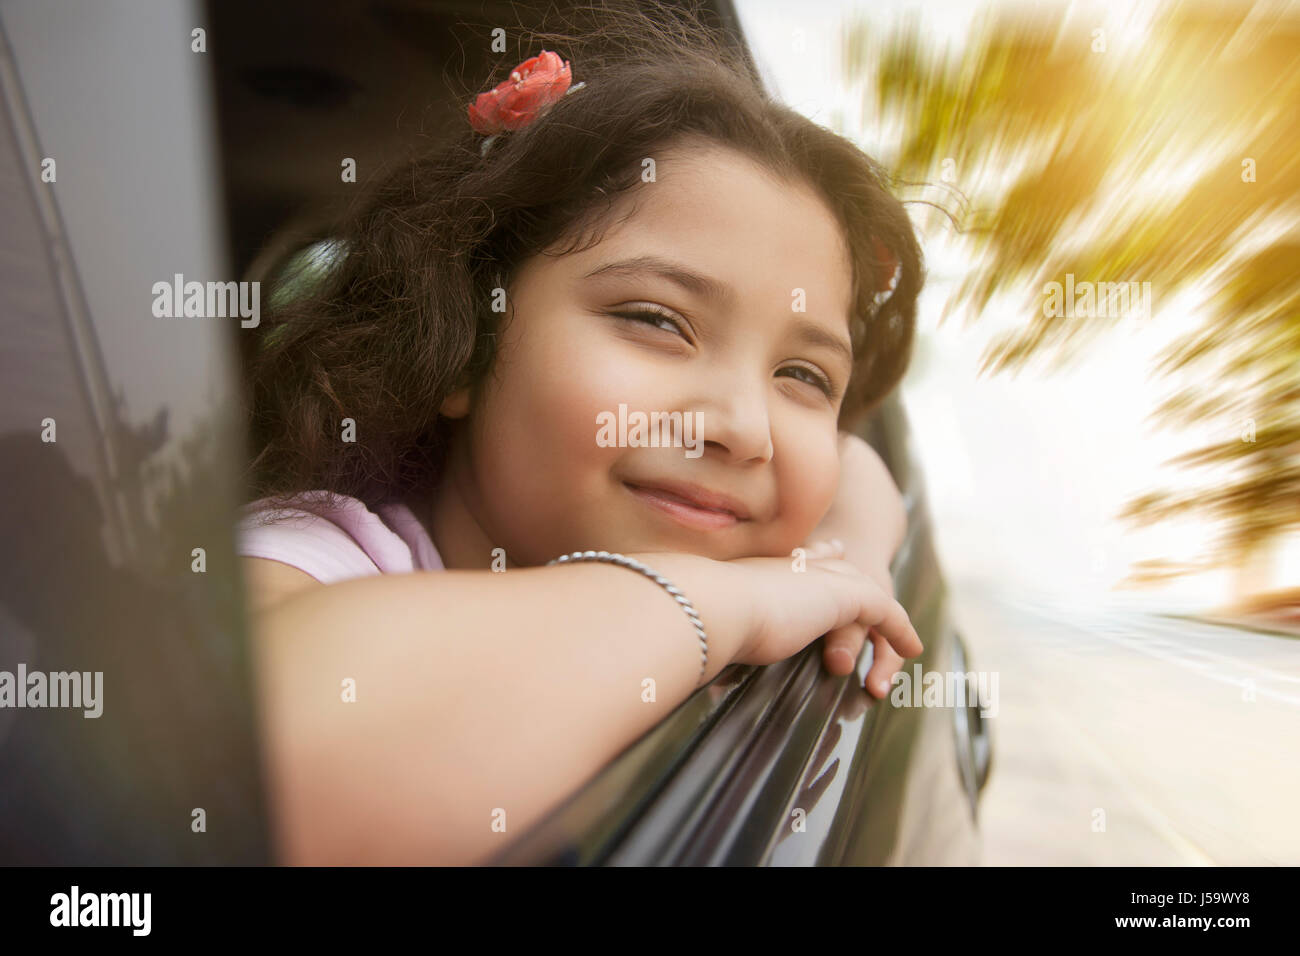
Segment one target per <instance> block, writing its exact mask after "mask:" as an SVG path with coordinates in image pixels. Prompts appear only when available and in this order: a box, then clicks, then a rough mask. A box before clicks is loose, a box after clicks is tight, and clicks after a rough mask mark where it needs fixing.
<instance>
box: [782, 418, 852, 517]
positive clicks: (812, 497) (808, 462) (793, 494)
mask: <svg viewBox="0 0 1300 956" xmlns="http://www.w3.org/2000/svg"><path fill="white" fill-rule="evenodd" d="M805 434H806V433H805ZM837 440H838V432H836V433H835V434H834V436H833V437H832V438H831V439H830V440H829V441H820V440H819V441H815V442H808V443H802V444H801V445H800V446H798V447H796V448H795V449H792V451H791V454H790V455H789V456H787V457H786V462H787V467H786V469H785V472H784V473H783V474H781V475H780V484H781V488H782V495H781V497H782V502H783V505H784V509H783V510H787V512H788V514H789V517H790V524H791V525H792V526H793V528H792V531H793V533H795V534H796V536H798V537H799V538H800V542H802V541H803V540H804V539H805V538H806V537H807V535H808V534H810V533H811V532H812V530H813V529H814V528H816V527H817V525H818V524H819V523H820V522H821V520H822V518H824V517H825V515H826V512H827V511H829V510H830V507H831V503H832V502H833V501H834V500H835V493H836V491H837V489H838V488H839V479H840V456H839V449H838V446H837Z"/></svg>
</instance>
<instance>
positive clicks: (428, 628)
mask: <svg viewBox="0 0 1300 956" xmlns="http://www.w3.org/2000/svg"><path fill="white" fill-rule="evenodd" d="M599 16H600V18H601V24H600V26H599V28H598V29H587V30H584V31H581V32H575V33H567V34H555V33H547V34H540V33H534V34H532V35H531V38H530V42H529V46H528V49H531V50H537V49H538V48H539V47H540V48H542V49H543V50H544V52H543V53H541V54H540V55H539V56H537V57H534V58H531V59H529V60H528V61H526V62H525V63H522V64H520V65H519V67H517V68H516V69H515V70H514V71H512V73H511V77H510V79H508V80H505V81H504V82H503V83H501V84H500V85H499V86H497V87H496V88H494V89H493V90H491V91H489V92H488V93H487V94H484V95H482V96H480V97H479V98H478V99H477V100H476V101H475V102H474V104H473V106H472V108H471V109H470V110H469V112H468V116H467V118H466V122H465V125H464V128H463V129H460V130H457V131H455V135H454V136H453V138H452V140H451V141H450V142H449V143H447V144H445V145H443V146H442V147H441V148H439V149H437V150H436V151H433V152H430V153H428V154H427V155H425V156H423V157H420V158H418V159H416V160H415V161H413V162H412V163H411V164H410V165H409V166H406V167H404V168H402V169H401V170H399V171H397V172H394V173H393V174H391V175H390V176H388V177H387V178H386V179H384V180H383V181H382V182H381V183H380V184H379V186H378V187H377V189H376V190H375V191H374V193H373V194H372V195H371V196H370V197H369V198H368V201H367V202H366V203H365V204H364V205H363V206H362V207H361V208H360V210H359V211H358V212H357V213H356V214H355V215H354V216H352V218H351V219H350V221H349V222H348V223H346V224H345V225H344V226H343V227H342V228H341V229H340V230H339V231H338V232H337V233H336V236H337V238H338V239H339V241H338V242H336V243H335V244H334V245H333V246H332V247H331V249H332V261H331V264H330V266H329V268H328V271H327V273H326V275H325V276H324V278H323V279H321V280H320V281H319V282H318V283H317V284H316V285H314V286H312V287H309V288H306V289H304V288H302V287H298V288H297V289H296V292H295V290H294V289H291V288H289V287H288V286H286V287H285V288H284V290H283V291H282V292H281V293H280V295H279V296H278V297H277V299H276V301H278V302H279V303H280V305H279V307H278V309H277V310H276V311H275V312H274V314H271V315H268V316H267V317H266V319H265V320H264V322H263V325H262V329H263V331H264V333H265V334H266V337H265V338H264V339H263V340H262V341H261V342H260V343H259V344H258V350H257V352H256V354H254V355H251V356H249V357H248V358H247V360H246V363H245V364H246V370H247V376H248V380H247V394H248V399H249V416H250V426H251V431H252V435H253V440H254V447H255V450H256V452H257V454H256V457H255V459H254V461H253V464H252V468H251V470H250V474H249V480H250V482H251V485H252V488H253V490H254V497H256V498H257V500H256V501H254V502H252V503H251V504H249V505H247V506H246V508H245V515H244V517H243V521H242V523H241V526H240V536H239V551H240V553H241V554H242V555H244V565H245V568H246V572H247V580H248V582H249V589H250V603H251V606H252V607H253V609H254V624H255V630H256V635H255V641H256V645H255V646H256V649H257V654H258V665H259V679H260V687H261V694H262V703H263V717H264V726H265V727H266V735H267V736H266V746H267V752H268V761H269V762H268V766H269V783H270V787H271V791H272V799H273V813H274V818H275V824H276V831H277V833H278V839H279V842H280V845H279V851H280V855H281V858H282V859H284V860H286V861H287V862H291V863H309V864H319V863H339V862H349V863H357V862H362V863H404V862H412V863H415V862H419V863H429V862H435V863H455V864H459V863H473V862H480V861H483V860H485V859H487V858H489V857H490V856H491V855H492V854H494V853H496V852H498V851H499V850H500V849H501V848H503V847H504V845H505V841H506V840H508V839H510V838H512V837H513V836H515V835H517V834H519V833H522V832H524V831H525V830H527V829H528V827H529V826H530V825H531V824H533V823H534V822H536V821H537V820H538V819H539V818H540V817H541V816H543V815H544V814H545V813H546V812H547V811H548V810H550V809H552V808H553V807H554V806H555V805H556V804H557V803H558V802H559V801H561V800H562V799H563V798H565V797H566V796H568V795H569V794H570V793H572V792H573V791H574V790H575V789H577V788H578V787H579V786H581V784H582V783H583V782H584V781H586V780H587V779H588V778H589V777H591V776H592V775H593V774H594V773H596V772H597V771H598V770H599V769H600V768H601V767H602V766H603V765H604V764H606V763H608V761H609V760H611V759H612V758H613V757H615V756H616V755H617V754H618V753H619V752H620V751H621V750H623V749H624V748H626V747H627V746H628V745H629V744H630V743H632V742H633V741H635V740H636V739H637V738H638V737H640V736H642V735H643V734H644V733H645V732H646V731H647V730H648V729H649V728H650V727H651V726H653V725H654V724H655V723H657V722H658V721H659V720H661V719H662V718H663V717H665V716H667V715H668V714H669V713H670V712H671V711H672V710H673V709H674V708H675V707H676V706H677V705H678V704H679V703H681V702H682V701H683V700H684V699H685V698H686V697H687V696H689V695H690V694H691V693H692V692H693V691H694V690H695V689H697V688H698V687H700V686H702V685H703V684H705V683H708V682H709V681H710V680H712V679H713V678H714V677H715V676H716V675H717V674H718V673H719V672H720V671H721V670H722V669H723V668H724V667H726V666H727V665H728V664H730V663H743V664H754V665H761V664H768V663H772V662H775V661H779V660H782V659H784V658H786V657H788V656H790V655H792V654H794V653H796V652H798V651H799V650H800V649H802V648H803V647H805V646H806V645H807V644H809V643H810V642H812V641H813V640H815V639H816V638H817V637H819V636H821V635H824V634H826V635H828V638H827V641H826V644H825V649H824V660H825V663H826V666H827V668H828V669H829V670H830V671H831V673H833V674H839V675H845V674H849V673H851V672H853V670H854V667H855V661H856V659H857V657H858V656H859V652H860V651H861V649H862V648H863V646H864V641H865V639H866V637H867V636H868V634H870V636H871V639H872V641H873V643H874V653H875V658H874V663H873V667H872V669H871V672H870V674H869V675H868V683H867V689H868V691H869V692H870V693H873V694H875V695H876V696H880V697H883V696H884V694H885V693H887V691H888V688H889V683H890V677H891V676H892V674H893V673H894V672H895V671H896V670H897V669H898V666H899V665H900V664H901V661H902V658H903V657H910V656H916V655H917V654H919V653H920V651H921V649H922V647H921V642H920V640H919V638H918V637H917V635H916V633H915V631H914V630H913V628H912V626H911V624H910V622H909V621H908V619H907V615H906V613H905V612H904V610H903V609H902V607H901V606H900V605H898V604H897V602H895V601H894V600H893V599H892V587H891V584H890V580H889V574H888V570H887V569H888V567H889V564H890V561H891V560H892V557H893V555H894V552H895V551H896V549H897V547H898V546H899V544H900V543H901V541H902V538H903V532H904V524H905V517H904V513H903V509H902V505H901V502H900V499H899V495H898V491H897V489H896V488H895V487H894V484H893V482H892V481H891V480H890V478H889V475H888V472H887V471H886V469H885V468H884V466H883V464H882V463H881V462H880V460H879V458H878V457H877V456H876V455H875V453H874V452H873V451H872V450H871V449H870V447H869V446H867V445H866V443H865V442H863V441H861V440H860V439H858V438H856V437H853V436H852V435H851V431H852V430H853V428H854V427H855V425H857V424H858V423H860V422H861V421H862V420H863V418H864V416H865V415H866V414H867V413H869V412H870V411H871V410H872V409H874V407H875V406H876V405H877V404H878V403H879V402H880V400H881V399H882V398H884V397H885V396H886V395H887V394H888V393H889V392H890V391H891V390H892V389H893V388H894V387H895V385H896V384H897V383H898V381H899V379H900V378H901V377H902V374H903V372H904V370H905V369H906V366H907V361H908V356H909V352H910V347H911V340H912V330H913V320H914V311H915V302H916V296H917V293H918V291H919V289H920V285H921V268H920V253H919V249H918V246H917V242H916V240H915V238H914V235H913V233H912V230H911V227H910V224H909V221H908V219H907V216H906V214H905V213H904V211H903V209H902V208H901V206H900V205H899V203H898V202H897V201H896V200H895V199H893V198H892V197H891V196H890V195H889V194H888V193H887V192H886V191H885V189H884V188H883V186H882V183H881V175H880V173H879V171H878V170H877V168H876V167H875V166H874V165H873V164H872V162H871V161H870V160H869V159H868V158H867V157H866V156H864V155H863V154H862V153H861V152H859V151H858V150H857V149H856V148H855V147H854V146H853V145H852V144H850V143H849V142H847V141H845V140H843V139H841V138H839V137H837V136H835V135H834V134H832V133H830V132H828V131H826V130H824V129H822V128H820V127H818V126H816V125H815V124H813V123H812V122H810V121H809V120H807V119H805V118H804V117H802V116H800V115H798V114H797V113H795V112H793V111H792V110H790V109H788V108H786V107H784V106H781V105H779V104H777V103H775V102H772V101H771V100H769V99H768V98H767V97H766V96H765V95H764V93H763V92H762V90H761V88H760V87H759V86H758V85H757V84H756V82H755V81H754V80H753V79H752V78H751V75H750V74H749V73H748V72H746V69H745V66H744V64H743V63H742V62H740V61H739V60H738V59H737V58H736V56H735V55H734V54H732V53H730V52H729V50H728V49H726V48H723V47H721V46H720V45H718V44H717V43H716V42H715V41H714V40H713V39H712V38H711V36H710V34H708V33H707V32H706V31H705V29H704V28H703V27H702V26H700V25H699V23H698V21H697V20H694V19H689V20H686V19H684V20H681V21H679V22H674V23H673V24H671V25H661V24H658V23H656V22H655V21H651V20H648V19H646V18H644V17H643V16H642V15H641V14H636V13H628V12H622V13H620V12H619V10H618V9H617V8H610V7H607V6H602V7H601V10H600V14H599ZM555 50H562V51H564V52H565V53H566V54H568V55H569V56H570V57H571V59H569V60H563V59H561V58H560V57H559V56H558V55H556V53H555V52H554V51H555ZM575 73H576V74H577V75H578V77H579V79H581V80H582V82H581V84H578V85H576V87H575V85H574V82H573V77H574V74H575ZM629 410H630V412H633V413H636V412H639V413H642V414H644V415H647V416H649V415H654V414H658V415H660V416H662V417H665V418H671V416H672V415H673V414H674V413H676V414H677V415H678V420H682V419H683V418H685V416H691V419H690V420H691V421H692V422H694V423H698V429H697V434H696V435H695V438H696V445H695V447H694V448H693V449H691V448H686V447H683V446H682V443H677V444H674V442H673V441H672V440H671V439H673V438H680V437H681V436H682V432H681V431H677V432H673V431H672V430H668V431H667V432H665V434H664V435H663V436H659V437H664V438H666V439H668V440H665V441H658V440H654V441H651V440H649V436H646V435H644V434H640V435H639V436H637V437H634V436H633V434H632V433H629V434H628V435H627V436H626V440H624V437H625V436H624V435H623V430H617V431H618V434H619V436H620V440H618V441H613V442H611V441H610V440H608V439H609V437H610V435H611V434H613V432H612V431H611V430H610V429H608V428H605V429H602V427H601V425H600V423H601V422H602V421H605V422H608V421H609V420H610V417H611V416H615V417H616V416H618V415H620V414H625V413H627V412H628V411H629ZM602 435H603V436H604V439H603V440H602V439H601V437H600V436H602ZM801 546H809V548H808V550H806V551H800V550H798V549H799V548H800V547H801ZM590 550H603V551H606V552H612V553H614V554H615V555H618V556H621V557H618V556H616V557H607V556H603V555H602V556H596V555H590V554H588V555H580V556H579V557H578V558H576V559H572V560H569V561H567V562H565V563H560V564H550V563H548V562H551V561H552V560H553V559H556V558H559V557H560V556H563V555H568V554H570V553H572V552H579V551H590ZM620 563H621V564H622V566H619V564H620ZM670 587H671V588H675V590H674V591H668V593H665V591H666V590H667V589H668V588H670ZM684 611H685V612H686V613H683V612H684ZM646 678H651V679H653V681H654V684H655V695H654V697H655V699H654V700H653V701H647V700H646V699H644V698H643V681H644V680H645V679H646ZM501 811H504V818H505V819H506V821H507V827H508V829H507V831H506V832H505V833H503V832H500V826H499V821H500V819H501V818H502V814H501ZM494 820H495V821H497V822H498V826H496V827H494V826H493V822H494Z"/></svg>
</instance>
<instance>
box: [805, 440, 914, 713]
mask: <svg viewBox="0 0 1300 956" xmlns="http://www.w3.org/2000/svg"><path fill="white" fill-rule="evenodd" d="M906 532H907V510H906V508H905V506H904V505H903V499H902V495H901V494H899V491H898V487H897V486H896V485H895V484H894V480H893V478H892V477H891V476H890V474H889V469H888V468H886V467H885V463H884V462H883V461H881V460H880V456H879V455H878V454H876V451H875V449H873V448H872V447H871V446H870V445H869V444H867V442H865V441H863V440H862V439H861V438H858V437H857V436H856V435H851V434H848V433H847V432H845V433H841V434H840V482H839V489H838V491H837V492H836V496H835V500H834V502H833V503H832V504H831V507H830V510H829V511H827V513H826V515H825V517H824V518H823V519H822V522H821V524H819V525H818V526H817V528H816V529H815V530H814V531H813V535H812V537H811V539H810V540H811V541H812V542H813V544H812V545H810V548H817V549H818V550H816V551H810V554H813V553H816V554H829V555H833V556H835V557H840V558H843V559H844V560H846V561H847V562H848V563H850V564H852V565H853V566H855V567H856V568H857V569H858V570H859V571H860V572H862V573H863V574H865V575H866V576H867V577H869V578H870V579H871V580H872V581H874V582H875V583H876V584H877V585H878V586H879V587H880V588H881V589H882V590H883V591H885V592H886V593H887V594H888V595H889V596H890V597H892V596H893V593H894V585H893V581H892V579H891V578H890V575H889V564H890V562H891V561H892V560H893V557H894V554H895V553H896V552H897V551H898V548H899V546H900V545H901V544H902V542H903V538H904V536H905V534H906ZM832 542H834V544H832ZM868 635H870V636H871V640H872V644H873V646H874V653H873V657H872V663H871V670H870V672H869V673H868V674H867V678H866V685H865V686H866V689H867V692H868V693H870V694H873V695H874V696H876V697H880V698H883V697H884V696H885V695H887V694H888V693H889V688H890V683H891V681H892V680H893V677H894V674H896V673H897V672H898V670H899V668H901V667H902V665H903V657H901V656H900V655H899V654H898V653H897V652H896V651H895V650H894V648H893V647H891V646H890V643H889V641H887V640H886V639H885V638H884V637H883V636H882V635H881V634H879V633H878V632H877V631H875V630H873V629H871V628H864V627H862V626H860V625H858V624H856V623H854V624H850V625H848V626H846V627H842V628H837V629H836V630H834V631H832V632H831V633H829V634H827V636H826V641H825V643H824V645H823V649H822V660H823V662H824V663H825V665H826V669H827V670H828V671H829V672H830V673H832V674H850V673H852V672H853V669H854V667H855V666H856V664H857V660H858V657H859V656H860V655H861V653H862V648H863V645H864V644H865V643H866V639H867V636H868Z"/></svg>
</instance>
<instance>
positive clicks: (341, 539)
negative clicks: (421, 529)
mask: <svg viewBox="0 0 1300 956" xmlns="http://www.w3.org/2000/svg"><path fill="white" fill-rule="evenodd" d="M284 513H285V514H286V515H289V516H291V517H285V518H282V519H280V520H278V521H275V522H272V523H270V524H265V523H261V522H259V521H258V520H257V518H256V517H255V516H253V515H246V516H245V517H244V518H243V519H242V520H241V521H240V522H239V526H238V529H237V534H236V544H235V551H236V553H237V554H241V555H244V556H245V557H250V558H270V559H271V560H273V561H281V562H283V563H284V564H288V565H291V566H293V567H295V568H298V569H299V570H301V571H305V572H306V573H307V574H310V575H311V576H312V577H313V578H315V579H316V580H317V581H319V582H321V583H322V584H333V583H334V582H335V581H345V580H347V579H349V578H357V577H364V576H366V575H370V574H379V573H381V572H380V569H379V566H378V565H376V564H375V562H374V561H372V560H371V559H370V557H369V556H368V555H367V554H366V552H365V550H364V549H363V548H362V547H361V545H359V544H358V543H357V542H356V540H355V539H353V538H352V537H351V536H350V535H349V534H348V533H347V532H346V531H344V530H343V529H342V528H340V527H339V526H338V525H336V524H334V523H333V522H332V521H329V520H328V519H326V518H322V517H320V516H319V515H315V514H311V513H310V512H307V511H299V510H297V509H292V510H289V511H286V512H284Z"/></svg>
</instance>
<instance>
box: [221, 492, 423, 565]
mask: <svg viewBox="0 0 1300 956" xmlns="http://www.w3.org/2000/svg"><path fill="white" fill-rule="evenodd" d="M321 494H322V493H321V492H311V493H310V495H312V496H319V495H321ZM240 514H241V517H240V520H239V524H238V526H237V528H236V532H235V552H236V553H237V554H241V555H244V556H246V557H250V558H270V559H272V560H274V561H281V562H283V563H285V564H288V565H292V566H293V567H295V568H298V569H299V570H302V571H305V572H307V573H308V574H310V575H311V576H312V577H313V578H315V579H316V580H317V581H320V582H321V583H322V584H332V583H333V582H335V581H345V580H347V579H349V578H359V577H364V576H366V575H368V574H395V573H401V572H403V571H443V570H446V569H445V568H444V567H443V564H442V557H441V556H440V555H439V554H438V549H437V548H436V547H434V544H433V539H432V538H430V537H429V535H428V532H426V531H425V530H424V526H423V525H422V524H420V520H419V519H418V518H416V517H415V514H414V513H413V512H412V511H411V509H410V508H408V507H407V506H406V505H404V504H397V503H394V504H387V505H381V506H379V507H378V509H377V510H376V511H371V510H370V509H369V508H367V507H366V505H365V503H364V502H362V501H360V500H358V499H356V498H350V497H348V496H346V495H338V496H337V501H336V502H334V503H333V506H331V504H330V503H329V502H328V501H325V500H319V499H316V498H313V497H309V496H299V498H298V499H295V503H294V506H293V507H291V508H280V509H278V510H277V509H273V508H271V507H270V506H269V505H268V504H267V499H265V498H263V499H259V500H257V501H253V502H250V503H248V504H246V505H244V506H243V507H242V508H241V509H240ZM272 517H273V518H274V519H275V520H271V521H268V518H272Z"/></svg>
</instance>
